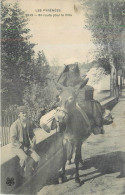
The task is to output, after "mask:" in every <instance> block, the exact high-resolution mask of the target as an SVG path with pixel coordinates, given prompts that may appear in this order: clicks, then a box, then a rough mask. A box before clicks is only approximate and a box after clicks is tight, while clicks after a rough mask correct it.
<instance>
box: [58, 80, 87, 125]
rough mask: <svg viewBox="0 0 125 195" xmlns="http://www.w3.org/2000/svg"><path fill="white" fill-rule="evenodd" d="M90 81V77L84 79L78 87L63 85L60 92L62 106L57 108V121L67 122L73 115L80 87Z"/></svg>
mask: <svg viewBox="0 0 125 195" xmlns="http://www.w3.org/2000/svg"><path fill="white" fill-rule="evenodd" d="M87 82H88V79H87V80H85V81H82V83H80V84H79V85H77V86H76V87H74V88H73V87H62V91H61V93H60V100H61V107H59V108H57V112H56V115H55V119H56V121H58V122H59V123H66V122H67V120H68V118H69V116H71V115H72V114H73V112H74V110H75V108H76V97H77V94H78V92H79V89H81V88H83V87H84V86H85V85H86V84H87Z"/></svg>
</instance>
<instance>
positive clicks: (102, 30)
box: [84, 0, 125, 96]
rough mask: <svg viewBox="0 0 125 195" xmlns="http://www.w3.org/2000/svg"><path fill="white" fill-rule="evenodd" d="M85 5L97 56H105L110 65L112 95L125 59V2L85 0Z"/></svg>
mask: <svg viewBox="0 0 125 195" xmlns="http://www.w3.org/2000/svg"><path fill="white" fill-rule="evenodd" d="M84 6H85V7H86V9H87V14H86V17H87V23H88V24H87V28H88V29H89V30H91V32H92V36H93V42H94V43H95V44H96V45H97V49H98V56H97V57H98V58H103V59H104V58H105V59H106V60H107V61H108V62H109V63H108V64H109V65H110V68H109V70H110V71H111V96H113V95H115V90H116V86H117V71H118V69H120V68H121V66H122V64H123V60H124V57H123V45H122V44H121V32H122V31H123V30H124V26H125V21H124V14H123V13H125V2H124V1H122V0H110V1H109V0H102V1H100V0H93V1H90V0H85V1H84ZM106 66H107V65H106ZM104 67H105V66H104ZM106 68H107V67H106Z"/></svg>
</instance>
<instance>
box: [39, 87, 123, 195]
mask: <svg viewBox="0 0 125 195" xmlns="http://www.w3.org/2000/svg"><path fill="white" fill-rule="evenodd" d="M112 114H113V116H114V122H113V124H111V125H109V126H105V127H104V129H105V134H104V135H92V136H90V137H89V139H88V140H87V141H86V142H85V143H84V144H83V145H82V157H83V159H84V161H85V163H84V166H83V167H80V171H79V173H80V179H81V186H80V187H76V186H75V182H74V164H71V165H70V166H69V165H67V167H66V169H67V176H68V179H69V180H68V181H67V182H65V183H64V184H58V185H47V186H45V187H44V188H42V189H41V191H40V192H39V193H38V195H62V194H64V195H119V194H125V177H123V178H118V176H119V175H120V172H121V170H122V169H124V170H125V89H124V90H123V92H122V96H121V98H120V99H119V103H118V104H117V105H116V106H115V107H114V108H113V110H112Z"/></svg>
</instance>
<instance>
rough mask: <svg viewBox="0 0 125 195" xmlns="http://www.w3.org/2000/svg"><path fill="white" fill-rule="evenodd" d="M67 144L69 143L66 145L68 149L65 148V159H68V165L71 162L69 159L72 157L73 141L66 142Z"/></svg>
mask: <svg viewBox="0 0 125 195" xmlns="http://www.w3.org/2000/svg"><path fill="white" fill-rule="evenodd" d="M68 144H70V146H68V149H69V150H67V152H68V157H67V161H68V165H70V164H71V159H72V157H73V151H74V143H72V142H68Z"/></svg>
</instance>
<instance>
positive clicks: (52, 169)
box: [1, 98, 117, 194]
mask: <svg viewBox="0 0 125 195" xmlns="http://www.w3.org/2000/svg"><path fill="white" fill-rule="evenodd" d="M116 102H117V99H116V98H109V99H107V100H104V101H103V102H101V105H102V107H103V108H107V109H109V108H110V107H111V106H113V105H114V104H115V103H116ZM35 134H36V140H37V145H36V151H37V153H38V154H39V155H40V157H41V160H40V164H39V167H38V170H37V172H36V174H35V175H34V176H32V177H30V178H29V180H27V181H26V182H25V183H22V178H21V176H20V174H19V172H18V170H19V160H18V158H17V157H16V156H14V155H13V154H12V151H11V147H10V144H8V145H6V146H4V147H2V150H1V157H2V158H1V159H2V161H1V193H3V194H36V193H37V191H39V189H41V188H42V187H43V186H44V185H45V184H46V182H47V180H48V179H49V178H52V177H54V176H55V173H57V172H58V170H59V169H60V167H61V162H62V161H61V157H62V134H61V133H57V132H56V131H55V130H54V131H51V133H50V134H48V133H46V132H44V131H43V130H42V129H36V130H35ZM7 178H14V182H15V183H14V185H10V186H9V185H8V184H7V183H6V182H7Z"/></svg>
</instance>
